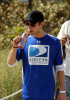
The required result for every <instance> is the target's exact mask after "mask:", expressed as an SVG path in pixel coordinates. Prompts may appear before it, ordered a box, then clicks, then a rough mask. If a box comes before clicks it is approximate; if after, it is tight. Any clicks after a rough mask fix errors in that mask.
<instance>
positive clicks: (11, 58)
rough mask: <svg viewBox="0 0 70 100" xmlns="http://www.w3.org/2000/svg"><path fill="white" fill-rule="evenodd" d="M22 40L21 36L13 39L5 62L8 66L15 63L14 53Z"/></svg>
mask: <svg viewBox="0 0 70 100" xmlns="http://www.w3.org/2000/svg"><path fill="white" fill-rule="evenodd" d="M21 40H22V37H21V36H18V37H16V38H14V39H13V47H12V49H11V51H10V53H9V55H8V59H7V62H8V64H9V65H13V64H14V63H15V62H16V51H17V48H18V44H19V42H20V41H21Z"/></svg>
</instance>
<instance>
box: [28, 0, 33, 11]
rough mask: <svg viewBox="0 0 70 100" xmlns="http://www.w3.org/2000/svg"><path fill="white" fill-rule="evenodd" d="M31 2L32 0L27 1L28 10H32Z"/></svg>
mask: <svg viewBox="0 0 70 100" xmlns="http://www.w3.org/2000/svg"><path fill="white" fill-rule="evenodd" d="M32 1H33V0H28V8H29V9H31V8H32Z"/></svg>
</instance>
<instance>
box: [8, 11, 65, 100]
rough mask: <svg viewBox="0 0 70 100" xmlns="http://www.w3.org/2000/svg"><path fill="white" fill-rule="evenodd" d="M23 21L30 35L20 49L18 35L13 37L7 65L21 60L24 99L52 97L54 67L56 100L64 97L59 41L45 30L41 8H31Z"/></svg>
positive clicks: (52, 98) (51, 98) (50, 99)
mask: <svg viewBox="0 0 70 100" xmlns="http://www.w3.org/2000/svg"><path fill="white" fill-rule="evenodd" d="M24 23H25V24H26V25H27V27H28V29H29V32H30V34H31V35H30V36H29V37H28V39H27V42H26V43H25V45H24V48H23V49H20V48H18V44H19V42H20V41H21V40H22V38H21V36H19V37H16V38H14V39H13V47H12V49H11V51H10V53H9V55H8V64H9V65H15V63H16V62H18V61H19V60H21V59H22V65H23V75H24V78H23V99H24V100H45V99H46V100H54V94H55V75H54V74H55V70H56V72H57V76H58V80H59V84H60V94H59V96H58V97H57V100H66V97H65V78H64V71H63V70H64V67H63V59H62V57H61V55H62V53H61V45H60V41H59V40H58V39H57V38H56V37H54V36H50V35H48V34H47V33H45V32H44V30H43V26H44V16H43V14H42V13H41V12H40V11H37V10H34V11H31V12H30V13H29V14H28V16H27V18H26V20H25V21H24Z"/></svg>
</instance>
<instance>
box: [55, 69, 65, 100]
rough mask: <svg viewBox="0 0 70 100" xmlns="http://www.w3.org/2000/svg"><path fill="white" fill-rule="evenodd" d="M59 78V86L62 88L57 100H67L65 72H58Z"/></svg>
mask: <svg viewBox="0 0 70 100" xmlns="http://www.w3.org/2000/svg"><path fill="white" fill-rule="evenodd" d="M57 77H58V81H59V86H60V92H59V95H58V97H57V100H66V93H65V75H64V71H58V72H57Z"/></svg>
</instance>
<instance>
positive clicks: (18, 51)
mask: <svg viewBox="0 0 70 100" xmlns="http://www.w3.org/2000/svg"><path fill="white" fill-rule="evenodd" d="M16 59H17V61H19V60H21V59H22V49H20V48H18V49H17V52H16Z"/></svg>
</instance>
